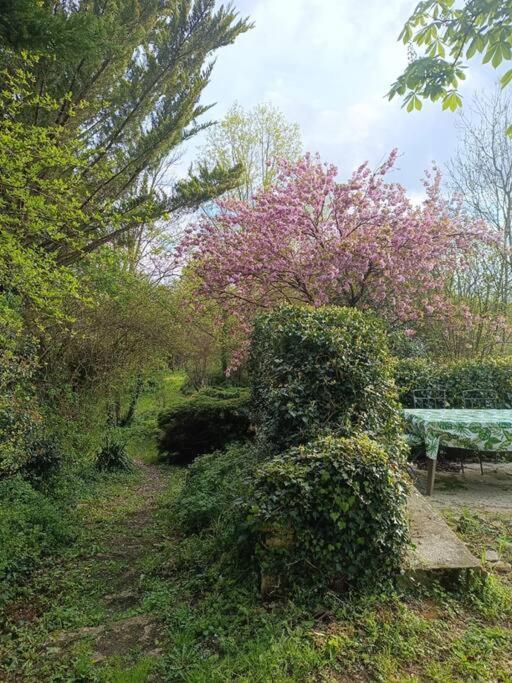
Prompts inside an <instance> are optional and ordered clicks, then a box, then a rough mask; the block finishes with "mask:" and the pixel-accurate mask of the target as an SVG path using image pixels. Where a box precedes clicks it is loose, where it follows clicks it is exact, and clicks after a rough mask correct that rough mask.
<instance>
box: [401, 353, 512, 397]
mask: <svg viewBox="0 0 512 683" xmlns="http://www.w3.org/2000/svg"><path fill="white" fill-rule="evenodd" d="M395 378H396V383H397V386H398V389H399V395H400V400H401V401H402V403H403V405H404V406H406V407H411V408H412V407H413V406H414V400H413V391H418V392H420V393H425V392H428V391H429V390H437V389H444V390H446V400H447V403H448V405H449V406H450V407H451V408H463V407H464V392H465V391H479V392H481V393H482V394H489V395H491V396H496V408H512V358H510V357H506V358H485V359H474V360H462V361H454V362H451V363H443V364H440V363H438V362H436V361H435V360H433V359H414V360H412V359H409V360H399V361H397V362H396V370H395Z"/></svg>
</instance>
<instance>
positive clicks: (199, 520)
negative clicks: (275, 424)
mask: <svg viewBox="0 0 512 683" xmlns="http://www.w3.org/2000/svg"><path fill="white" fill-rule="evenodd" d="M257 462H258V454H257V451H256V449H255V448H254V446H252V445H251V444H245V445H241V444H232V445H229V446H228V447H227V448H226V450H225V451H216V452H215V453H211V454H210V455H203V456H201V457H200V458H197V459H196V460H195V461H194V462H193V463H192V465H191V466H190V468H189V469H188V470H187V477H186V480H185V484H184V486H183V490H182V492H181V494H180V496H179V497H178V498H177V499H176V501H175V502H174V505H173V509H172V512H171V516H172V519H173V520H174V521H175V522H176V524H177V526H178V527H179V529H180V530H181V531H183V532H184V533H186V534H189V533H198V532H200V531H202V530H204V529H207V528H208V527H211V526H214V525H216V524H217V523H219V522H222V523H223V525H228V524H232V523H233V521H234V519H235V518H236V517H239V516H240V515H241V514H243V513H241V511H240V506H239V505H238V502H239V501H241V500H242V498H244V497H245V496H246V495H247V492H248V490H249V489H250V486H251V483H252V477H253V473H254V470H255V467H256V464H257Z"/></svg>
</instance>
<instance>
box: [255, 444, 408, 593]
mask: <svg viewBox="0 0 512 683" xmlns="http://www.w3.org/2000/svg"><path fill="white" fill-rule="evenodd" d="M406 499H407V484H406V481H405V478H404V475H403V471H402V469H401V468H400V467H399V466H398V465H396V464H393V463H391V462H390V460H389V458H388V456H387V454H386V452H385V451H384V449H383V448H382V447H381V446H380V445H379V444H377V443H375V442H374V441H372V440H371V439H369V438H368V436H366V435H358V436H354V437H353V438H349V439H346V438H335V437H333V436H328V437H322V438H320V439H319V440H317V441H314V442H312V443H309V444H307V445H306V446H299V447H298V448H293V449H290V450H288V451H287V452H285V453H283V454H282V455H281V456H280V457H277V458H274V459H273V460H271V461H269V462H268V463H266V464H265V465H264V466H263V468H262V469H261V470H260V472H259V476H258V478H257V481H256V484H255V492H254V501H253V505H252V514H251V516H252V523H253V526H254V528H255V529H256V531H257V533H259V536H260V538H261V551H260V555H261V557H260V560H261V566H262V570H263V572H264V573H268V574H270V575H273V576H276V575H280V576H281V577H285V576H288V577H291V578H292V579H293V578H294V577H297V578H301V579H304V578H305V577H309V578H310V579H311V580H314V581H315V582H316V583H318V582H319V580H321V582H322V583H328V582H329V581H330V580H336V581H339V580H340V579H341V580H344V583H345V584H346V585H356V586H367V585H371V584H372V585H375V584H379V583H383V582H385V581H387V580H389V579H391V578H392V577H393V576H395V575H396V574H397V573H398V572H399V570H400V566H401V563H402V558H403V553H404V550H405V547H406V545H407V542H408V524H407V521H406V516H405V504H406Z"/></svg>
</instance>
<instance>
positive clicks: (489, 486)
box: [413, 462, 512, 512]
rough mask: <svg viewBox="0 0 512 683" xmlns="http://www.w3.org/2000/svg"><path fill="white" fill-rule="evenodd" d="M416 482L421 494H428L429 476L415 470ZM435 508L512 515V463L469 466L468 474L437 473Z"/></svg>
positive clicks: (466, 472)
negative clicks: (466, 509) (467, 509)
mask: <svg viewBox="0 0 512 683" xmlns="http://www.w3.org/2000/svg"><path fill="white" fill-rule="evenodd" d="M413 479H414V481H415V483H416V486H417V488H418V489H419V491H420V492H421V493H425V489H426V481H427V473H426V471H425V470H419V469H414V470H413ZM430 501H431V503H432V504H433V505H434V506H435V507H440V508H452V507H460V508H462V507H467V508H470V509H471V510H479V509H481V510H496V511H500V510H501V511H503V512H507V511H510V512H512V463H493V462H484V474H483V475H482V474H481V473H480V465H479V463H478V462H476V463H469V462H468V463H466V464H465V471H464V473H462V472H443V471H442V470H438V471H437V473H436V483H435V489H434V495H433V496H432V498H431V499H430Z"/></svg>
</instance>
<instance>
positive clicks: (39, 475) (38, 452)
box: [23, 430, 64, 483]
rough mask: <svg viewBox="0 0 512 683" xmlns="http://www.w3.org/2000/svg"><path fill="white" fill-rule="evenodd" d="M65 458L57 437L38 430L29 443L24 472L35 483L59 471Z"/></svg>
mask: <svg viewBox="0 0 512 683" xmlns="http://www.w3.org/2000/svg"><path fill="white" fill-rule="evenodd" d="M63 460H64V459H63V454H62V450H61V448H60V444H59V443H58V442H57V440H56V438H55V437H54V436H52V435H49V434H44V433H42V432H41V430H38V432H36V433H35V434H34V435H33V437H32V438H31V440H30V442H29V443H28V447H27V459H26V460H25V462H24V464H23V474H24V475H25V476H27V477H28V478H29V479H30V480H31V481H33V482H35V483H37V482H40V481H45V480H47V479H49V478H50V477H51V476H53V475H55V474H56V473H57V472H58V471H59V469H60V468H61V466H62V464H63Z"/></svg>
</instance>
